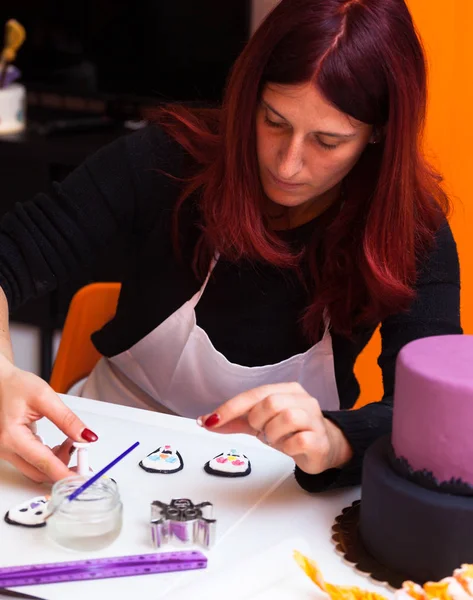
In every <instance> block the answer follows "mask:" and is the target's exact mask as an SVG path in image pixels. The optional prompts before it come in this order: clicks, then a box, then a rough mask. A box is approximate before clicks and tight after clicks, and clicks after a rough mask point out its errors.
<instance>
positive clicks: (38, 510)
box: [5, 496, 49, 527]
mask: <svg viewBox="0 0 473 600" xmlns="http://www.w3.org/2000/svg"><path fill="white" fill-rule="evenodd" d="M48 501H49V497H48V496H37V497H36V498H32V499H31V500H28V502H22V503H21V504H17V505H16V506H14V507H13V508H11V509H10V510H9V511H8V512H7V514H6V515H5V521H6V522H7V523H9V524H10V525H21V526H22V527H44V525H46V521H45V518H46V516H47V515H48Z"/></svg>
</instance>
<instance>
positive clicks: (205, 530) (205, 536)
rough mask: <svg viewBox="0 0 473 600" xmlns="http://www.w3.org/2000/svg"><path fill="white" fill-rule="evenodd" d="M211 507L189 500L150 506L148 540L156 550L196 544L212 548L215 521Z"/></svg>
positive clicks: (155, 503)
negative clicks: (163, 547) (172, 545)
mask: <svg viewBox="0 0 473 600" xmlns="http://www.w3.org/2000/svg"><path fill="white" fill-rule="evenodd" d="M212 514H213V504H212V503H211V502H201V503H200V504H194V503H193V502H191V501H190V500H189V499H188V498H173V499H172V500H171V502H170V504H166V503H164V502H160V501H159V500H155V501H154V502H152V503H151V539H152V541H153V545H154V546H155V547H156V548H161V547H162V546H164V545H165V544H170V543H177V544H178V545H187V546H189V545H192V544H197V545H199V546H202V547H203V548H207V549H208V548H211V547H212V546H213V544H214V542H215V530H216V525H217V521H216V520H215V519H212Z"/></svg>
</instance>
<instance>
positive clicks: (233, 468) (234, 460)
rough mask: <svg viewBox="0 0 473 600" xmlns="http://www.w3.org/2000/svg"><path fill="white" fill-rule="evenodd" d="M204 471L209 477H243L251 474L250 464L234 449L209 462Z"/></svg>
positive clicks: (246, 458)
mask: <svg viewBox="0 0 473 600" xmlns="http://www.w3.org/2000/svg"><path fill="white" fill-rule="evenodd" d="M204 469H205V471H206V473H209V475H219V476H220V477H245V476H246V475H249V474H250V473H251V463H250V461H249V460H248V457H247V456H245V455H244V454H239V453H238V452H237V451H236V450H235V449H231V450H229V451H228V452H222V453H221V454H218V455H217V456H215V457H214V458H212V460H209V461H208V462H207V463H206V464H205V465H204Z"/></svg>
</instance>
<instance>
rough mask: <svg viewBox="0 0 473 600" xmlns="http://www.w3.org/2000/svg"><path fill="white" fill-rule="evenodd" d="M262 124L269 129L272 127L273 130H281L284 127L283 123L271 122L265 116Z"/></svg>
mask: <svg viewBox="0 0 473 600" xmlns="http://www.w3.org/2000/svg"><path fill="white" fill-rule="evenodd" d="M264 122H265V123H266V125H269V127H274V128H279V129H280V128H281V127H284V123H279V122H278V121H271V119H270V118H269V117H268V116H267V115H266V116H265V117H264Z"/></svg>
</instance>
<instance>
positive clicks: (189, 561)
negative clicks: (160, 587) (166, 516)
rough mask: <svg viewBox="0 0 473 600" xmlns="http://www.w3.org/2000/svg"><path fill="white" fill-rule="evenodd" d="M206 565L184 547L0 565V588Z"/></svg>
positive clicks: (129, 575) (204, 561)
mask: <svg viewBox="0 0 473 600" xmlns="http://www.w3.org/2000/svg"><path fill="white" fill-rule="evenodd" d="M206 566H207V557H206V556H205V555H204V554H202V553H201V552H198V551H194V550H184V551H178V552H160V553H155V554H138V555H133V556H117V557H113V558H91V559H88V560H76V561H69V562H61V563H49V564H38V565H25V566H21V567H2V568H0V587H19V586H22V585H41V584H43V583H60V582H64V581H88V580H91V579H107V578H110V577H132V576H134V575H152V574H154V573H170V572H172V571H190V570H192V569H205V568H206Z"/></svg>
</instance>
